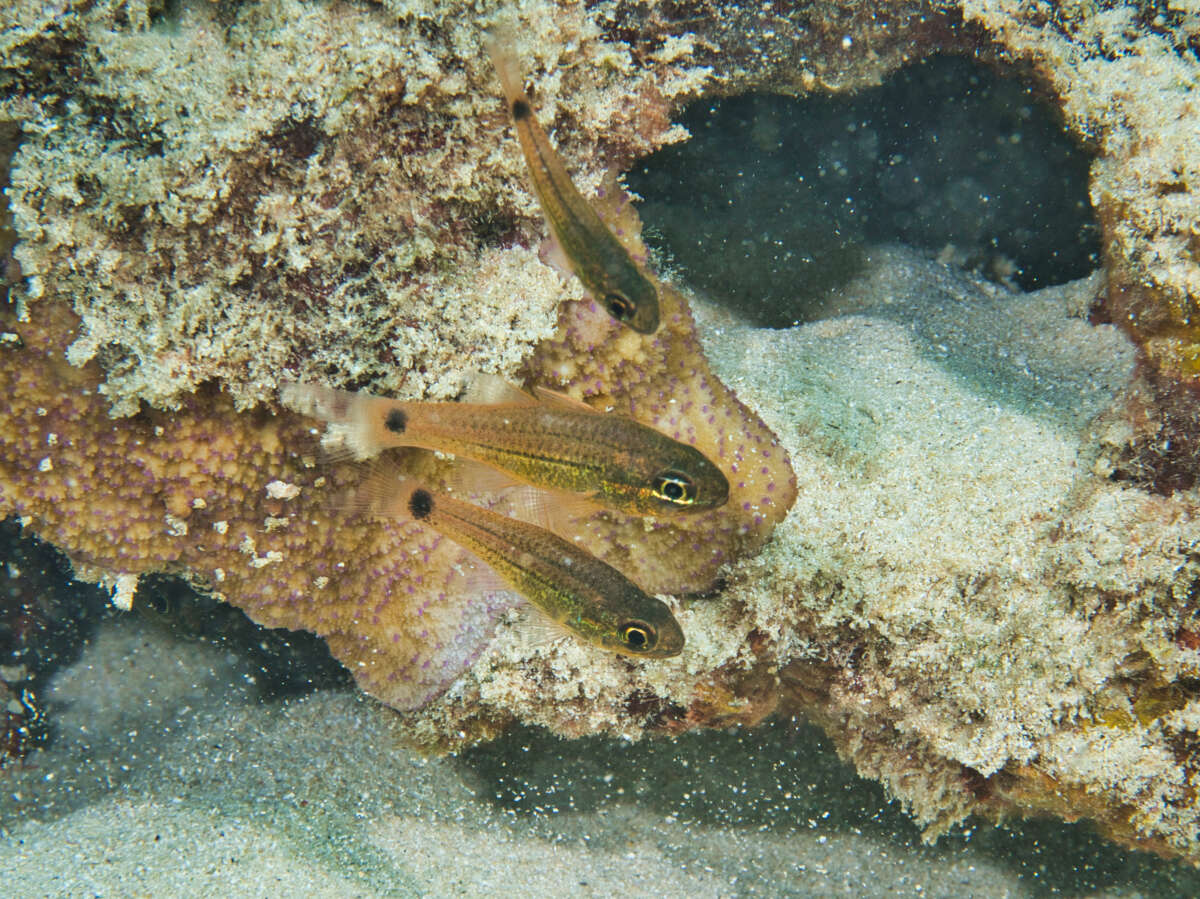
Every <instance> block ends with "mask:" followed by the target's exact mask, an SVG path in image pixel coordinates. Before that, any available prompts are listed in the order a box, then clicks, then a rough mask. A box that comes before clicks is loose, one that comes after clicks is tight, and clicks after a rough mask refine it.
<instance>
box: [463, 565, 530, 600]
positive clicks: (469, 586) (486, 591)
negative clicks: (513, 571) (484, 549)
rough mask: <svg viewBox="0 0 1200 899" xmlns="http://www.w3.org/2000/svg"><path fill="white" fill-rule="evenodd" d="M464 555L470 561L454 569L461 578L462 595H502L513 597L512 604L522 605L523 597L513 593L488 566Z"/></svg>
mask: <svg viewBox="0 0 1200 899" xmlns="http://www.w3.org/2000/svg"><path fill="white" fill-rule="evenodd" d="M465 555H466V556H467V558H469V559H471V561H470V562H463V563H461V564H459V565H457V566H455V569H454V570H455V572H456V573H457V574H458V575H459V576H460V577H461V578H462V590H463V591H464V593H466V594H467V595H470V596H493V595H499V594H502V593H503V594H509V595H511V596H513V597H514V602H519V603H521V604H523V603H524V597H522V596H521V595H520V594H519V593H515V592H513V588H512V584H510V583H509V582H508V581H506V580H505V579H504V578H502V577H500V575H498V574H496V572H495V571H493V570H492V568H491V567H490V566H488V565H486V564H484V563H483V562H482V561H480V560H479V559H476V558H475V557H474V556H472V555H470V554H469V553H466V554H465Z"/></svg>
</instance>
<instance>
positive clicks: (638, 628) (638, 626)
mask: <svg viewBox="0 0 1200 899" xmlns="http://www.w3.org/2000/svg"><path fill="white" fill-rule="evenodd" d="M620 632H621V642H622V643H624V644H625V645H626V646H627V647H629V648H630V649H632V650H633V651H634V652H648V651H649V650H651V649H653V648H654V644H655V643H657V642H658V638H657V636H655V633H654V628H652V627H651V626H650V625H648V624H646V622H644V621H626V622H625V623H624V624H622V625H621V627H620Z"/></svg>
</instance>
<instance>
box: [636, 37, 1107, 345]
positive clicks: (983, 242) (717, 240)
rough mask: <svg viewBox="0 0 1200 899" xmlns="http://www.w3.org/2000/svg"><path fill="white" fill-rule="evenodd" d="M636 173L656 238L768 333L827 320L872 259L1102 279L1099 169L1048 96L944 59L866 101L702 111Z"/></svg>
mask: <svg viewBox="0 0 1200 899" xmlns="http://www.w3.org/2000/svg"><path fill="white" fill-rule="evenodd" d="M681 121H682V123H683V124H684V125H685V126H686V127H687V128H688V130H689V131H691V132H692V135H693V137H692V139H691V140H690V141H688V142H687V143H684V144H681V145H678V146H673V147H669V148H667V149H664V150H662V151H660V152H659V153H656V154H654V155H652V156H650V157H648V158H647V159H646V160H644V161H643V164H642V165H641V166H639V167H638V168H637V169H635V170H634V171H633V172H631V173H630V176H629V183H630V186H631V187H632V188H633V190H635V191H636V192H637V193H639V194H640V195H642V196H643V197H644V198H645V202H644V203H642V204H640V207H639V208H640V211H641V214H642V216H643V219H644V220H645V222H646V224H647V229H648V236H649V237H650V239H651V241H652V242H653V243H656V244H657V245H658V247H659V249H660V250H662V251H665V253H666V255H667V256H668V257H669V258H670V259H672V260H673V261H674V262H675V263H676V264H678V265H679V266H680V267H681V268H683V269H684V270H685V272H686V276H685V277H686V279H687V280H688V281H689V282H690V283H691V284H692V285H694V286H696V287H698V288H699V289H700V290H702V291H704V292H705V293H708V294H710V295H711V297H712V299H714V300H716V301H718V302H722V303H727V304H728V305H730V306H731V307H734V308H736V309H737V310H738V311H739V312H741V313H742V314H744V315H746V316H747V317H748V318H749V319H750V320H751V321H752V322H754V323H755V324H758V325H762V326H767V327H776V328H779V327H788V326H790V325H792V324H794V323H797V322H801V321H811V320H814V319H817V318H821V317H822V315H821V312H820V308H819V306H820V300H821V297H822V295H823V294H824V293H825V292H826V291H827V290H829V289H831V288H835V287H837V286H840V285H842V284H845V283H846V282H847V281H849V280H850V279H851V278H852V277H854V275H856V274H857V273H858V271H859V269H860V266H861V264H862V260H863V258H864V255H865V253H866V251H867V249H868V248H869V247H870V246H872V245H879V244H889V243H903V244H908V245H910V246H914V247H918V248H921V249H923V250H926V251H928V252H929V253H931V254H933V255H936V256H938V258H940V259H943V260H945V261H947V262H948V263H950V264H953V265H956V266H959V267H961V268H964V269H968V270H971V271H975V272H978V273H979V274H981V275H983V276H984V277H987V278H990V279H992V280H996V281H999V282H1002V283H1007V284H1011V285H1014V286H1017V287H1020V288H1022V289H1024V290H1034V289H1038V288H1041V287H1046V286H1050V285H1053V284H1062V283H1065V282H1067V281H1071V280H1074V279H1076V278H1080V277H1083V276H1084V275H1086V274H1088V273H1089V272H1090V271H1092V270H1093V269H1094V268H1096V267H1097V264H1098V262H1097V260H1098V254H1099V250H1100V246H1099V234H1098V230H1097V226H1096V223H1095V222H1094V220H1093V218H1092V212H1091V208H1090V205H1089V202H1088V194H1087V174H1088V166H1089V163H1090V157H1089V156H1088V155H1087V153H1085V152H1084V151H1083V150H1082V149H1080V148H1079V147H1078V146H1077V145H1076V144H1075V143H1074V142H1073V141H1072V139H1071V138H1070V137H1069V135H1068V134H1067V132H1066V130H1065V129H1064V126H1063V123H1062V120H1061V116H1060V115H1059V114H1058V111H1057V109H1056V108H1055V107H1053V106H1051V105H1050V104H1049V103H1047V102H1045V101H1044V100H1042V99H1041V98H1040V97H1039V96H1038V95H1037V94H1036V92H1035V90H1034V88H1032V87H1031V86H1029V85H1028V84H1025V83H1023V82H1021V81H1018V80H1016V79H1014V78H1012V77H1002V76H1001V75H1000V74H998V73H997V72H996V71H995V70H993V69H990V68H988V67H986V66H984V65H982V64H980V63H977V62H975V61H973V60H969V59H965V58H961V57H950V56H941V57H933V58H930V59H928V60H925V61H923V62H920V63H917V64H914V65H911V66H908V67H906V68H904V69H902V70H900V71H898V72H897V73H896V74H895V75H893V76H892V77H891V78H890V79H889V80H888V81H887V82H886V83H885V84H884V85H882V86H881V87H878V88H875V89H872V90H866V91H862V92H860V93H858V94H857V95H853V96H839V97H827V96H813V97H808V98H805V99H801V100H797V99H793V98H789V97H777V96H766V95H744V96H739V97H734V98H730V99H727V100H718V101H713V100H702V101H699V102H697V103H694V104H692V105H691V106H690V107H689V108H688V109H687V110H686V111H685V112H684V114H683V116H682V117H681Z"/></svg>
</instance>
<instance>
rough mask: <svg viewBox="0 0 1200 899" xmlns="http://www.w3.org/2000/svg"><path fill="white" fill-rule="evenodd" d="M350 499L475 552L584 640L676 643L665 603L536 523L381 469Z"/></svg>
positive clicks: (626, 647) (631, 647) (663, 653)
mask: <svg viewBox="0 0 1200 899" xmlns="http://www.w3.org/2000/svg"><path fill="white" fill-rule="evenodd" d="M352 504H353V506H354V507H355V508H356V509H357V510H359V511H364V512H369V513H372V514H375V515H379V516H386V517H406V518H411V519H413V520H414V521H417V522H420V523H421V524H422V525H427V526H428V527H430V528H432V529H433V530H435V531H437V532H438V533H439V534H441V535H442V536H444V537H446V538H447V539H449V540H452V541H454V542H455V543H457V544H458V545H459V546H461V547H463V548H464V549H466V550H469V551H470V552H472V553H474V554H475V555H476V556H478V557H479V558H480V559H481V560H482V561H483V562H485V563H486V564H487V565H488V566H489V567H490V568H491V569H492V570H493V571H494V572H495V573H496V574H497V575H498V576H499V577H500V578H502V579H503V580H504V581H506V582H507V583H508V584H510V585H511V586H512V587H513V588H514V589H515V590H517V591H518V592H519V593H521V595H523V596H524V597H525V598H526V599H528V600H529V601H530V602H531V603H533V604H534V605H536V606H537V607H538V608H539V609H541V611H542V612H544V613H545V614H546V615H547V616H548V617H549V618H550V619H551V620H552V621H553V622H554V623H555V624H558V625H561V626H562V627H565V628H567V629H568V630H570V631H572V632H573V633H575V634H576V635H578V636H579V637H581V638H582V639H584V640H586V641H588V642H589V643H594V644H596V645H597V646H600V647H603V648H604V649H607V650H610V651H612V652H616V653H621V654H623V655H630V656H641V657H645V658H666V657H667V656H673V655H678V654H679V652H680V651H681V650H682V649H683V644H684V636H683V631H682V630H681V629H680V627H679V622H677V621H676V620H675V617H674V616H673V615H672V614H671V610H670V609H669V608H668V607H667V605H666V603H664V602H663V601H662V600H660V599H658V598H656V597H653V596H650V595H648V594H646V593H644V592H643V591H642V590H640V589H639V588H638V587H637V585H635V584H634V583H633V582H632V581H630V580H629V579H628V578H627V577H625V575H623V574H621V572H619V571H617V569H615V568H613V567H612V566H611V565H608V564H607V563H605V562H601V561H600V560H599V559H597V558H595V557H594V556H592V555H589V554H588V553H586V552H584V551H583V550H582V549H580V548H579V547H577V546H575V545H574V544H573V543H570V542H569V541H567V540H564V539H562V538H561V537H559V536H557V535H555V534H552V533H551V532H550V531H547V530H544V529H543V528H540V527H538V526H537V525H533V524H530V523H528V522H525V521H521V520H520V519H517V518H509V517H508V516H506V515H500V514H499V513H497V512H492V511H490V510H488V509H483V508H480V507H479V506H474V505H472V504H470V503H466V502H463V501H462V500H458V499H454V498H453V497H450V496H446V495H445V494H441V493H435V492H434V491H432V490H430V489H429V488H427V487H424V486H421V485H420V484H418V483H416V482H414V481H411V480H407V479H404V478H403V477H402V476H400V475H398V474H396V473H393V472H389V471H388V470H387V469H386V468H382V467H381V468H377V469H376V470H375V471H374V472H372V474H371V476H370V477H369V478H368V480H367V482H366V483H365V484H364V485H363V487H362V488H361V489H360V491H359V492H358V494H357V495H356V496H355V498H354V500H353V503H352Z"/></svg>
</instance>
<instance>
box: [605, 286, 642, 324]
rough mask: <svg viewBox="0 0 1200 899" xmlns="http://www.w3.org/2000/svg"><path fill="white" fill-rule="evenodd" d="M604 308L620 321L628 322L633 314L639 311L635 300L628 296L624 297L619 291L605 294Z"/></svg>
mask: <svg viewBox="0 0 1200 899" xmlns="http://www.w3.org/2000/svg"><path fill="white" fill-rule="evenodd" d="M604 308H605V309H607V310H608V314H609V315H611V316H612V317H613V318H615V319H616V320H617V321H619V322H627V321H629V320H630V319H631V318H633V314H634V313H635V312H636V311H637V309H635V308H634V305H633V302H632V301H631V300H630V299H629V298H628V297H623V296H621V295H620V294H619V293H608V294H605V295H604Z"/></svg>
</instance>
